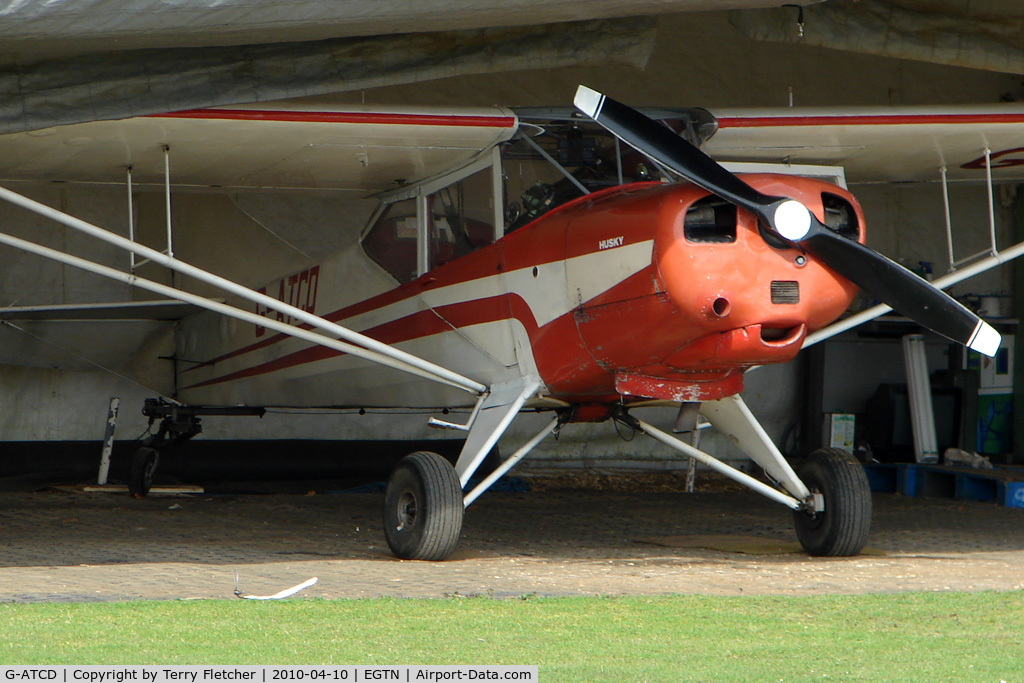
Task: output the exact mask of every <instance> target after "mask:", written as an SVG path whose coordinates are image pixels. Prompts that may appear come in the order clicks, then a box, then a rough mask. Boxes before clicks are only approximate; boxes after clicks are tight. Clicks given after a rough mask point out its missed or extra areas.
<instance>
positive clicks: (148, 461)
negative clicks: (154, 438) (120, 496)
mask: <svg viewBox="0 0 1024 683" xmlns="http://www.w3.org/2000/svg"><path fill="white" fill-rule="evenodd" d="M159 461H160V457H159V456H158V455H157V452H156V450H155V449H153V448H145V447H143V448H140V449H139V450H137V451H135V455H133V456H132V468H131V471H130V472H129V474H128V493H130V494H132V496H134V497H135V498H145V497H146V494H148V493H149V489H150V488H152V486H153V473H154V472H156V466H157V463H159Z"/></svg>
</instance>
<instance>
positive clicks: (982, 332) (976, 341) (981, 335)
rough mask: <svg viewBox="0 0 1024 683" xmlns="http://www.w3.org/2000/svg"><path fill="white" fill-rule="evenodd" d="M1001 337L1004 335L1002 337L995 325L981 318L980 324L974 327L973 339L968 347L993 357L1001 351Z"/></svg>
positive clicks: (968, 343)
mask: <svg viewBox="0 0 1024 683" xmlns="http://www.w3.org/2000/svg"><path fill="white" fill-rule="evenodd" d="M1001 339H1002V337H1000V335H999V333H998V332H996V330H995V328H994V327H992V326H991V325H989V324H988V323H987V322H985V321H984V320H980V321H978V326H977V327H976V328H974V334H972V335H971V340H970V341H969V342H967V348H969V349H971V350H972V351H977V352H978V353H981V354H984V355H986V356H988V357H989V358H991V357H992V356H995V355H996V352H997V351H999V342H1000V340H1001Z"/></svg>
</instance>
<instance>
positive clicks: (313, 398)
mask: <svg viewBox="0 0 1024 683" xmlns="http://www.w3.org/2000/svg"><path fill="white" fill-rule="evenodd" d="M746 180H747V181H748V182H750V183H751V184H752V185H754V186H756V187H758V188H759V189H760V190H761V191H763V192H765V193H768V194H771V193H776V194H786V195H787V196H793V197H797V198H799V199H800V201H802V202H803V203H804V204H806V205H807V206H808V207H809V208H810V209H811V210H812V211H813V212H815V213H816V214H817V215H819V217H821V216H823V213H824V208H823V199H822V197H823V195H824V196H826V197H828V198H829V199H828V202H829V203H830V206H833V207H834V206H835V205H837V204H841V205H842V206H843V207H844V210H845V211H846V212H847V214H848V215H847V222H848V224H849V225H850V226H852V228H848V229H853V230H856V231H857V232H856V235H855V237H856V238H857V239H860V240H863V228H862V226H863V217H862V215H861V212H860V209H859V207H858V206H857V204H856V201H855V200H854V199H853V198H852V196H850V195H849V194H848V193H847V192H845V191H844V190H842V189H840V188H838V187H836V186H834V185H831V184H828V183H824V182H821V181H816V180H809V179H806V178H797V177H792V176H782V175H756V176H747V177H746ZM707 197H708V195H707V193H706V192H704V191H703V190H700V189H699V188H696V187H694V186H691V185H688V184H674V185H664V184H661V183H637V184H632V185H627V186H620V187H614V188H611V189H608V190H604V191H601V192H597V193H593V194H590V195H587V196H584V197H580V198H579V199H577V200H574V201H571V202H569V203H567V204H564V205H562V206H560V207H558V208H556V209H554V210H552V211H550V212H548V213H547V214H544V215H543V216H541V217H540V218H538V219H537V220H534V221H533V222H532V223H530V224H528V225H526V226H524V227H522V228H520V229H518V230H516V231H514V232H512V233H510V234H508V235H506V236H505V237H504V238H502V239H500V240H498V241H497V242H495V243H493V244H490V245H488V246H485V247H482V248H480V249H478V250H476V251H474V252H472V253H470V254H468V255H465V256H462V257H461V258H458V259H455V260H453V261H451V262H449V263H447V264H445V265H442V266H439V267H437V268H435V269H433V270H430V271H429V272H427V273H425V274H424V275H422V276H420V277H418V278H416V279H414V280H412V281H411V282H408V283H405V284H402V285H399V286H394V285H395V283H394V280H393V278H391V277H389V276H388V275H387V274H386V273H384V272H383V271H382V270H381V269H380V268H379V267H378V266H377V265H376V264H375V263H374V262H373V261H372V260H371V259H370V258H369V257H368V256H367V255H366V254H365V252H363V251H362V249H361V248H360V247H359V246H356V247H353V248H350V249H349V250H347V251H345V252H343V253H341V254H338V255H337V256H336V257H334V258H331V259H328V260H326V261H325V262H323V263H321V264H319V265H316V266H312V267H310V268H307V269H305V270H303V271H301V272H299V273H296V274H292V275H290V276H286V277H285V278H282V279H281V280H279V281H276V282H275V283H271V284H270V285H268V286H267V287H266V288H265V291H267V292H268V293H269V294H270V295H271V296H275V295H277V296H278V297H279V298H281V299H283V300H285V301H289V302H290V303H293V304H295V305H298V306H299V307H300V308H306V309H307V310H311V311H313V312H315V313H317V314H319V315H322V316H324V317H325V318H327V319H329V320H332V321H336V322H339V323H340V324H342V325H345V326H347V327H351V328H352V329H355V330H358V331H361V332H363V333H365V334H367V335H369V336H371V337H374V338H376V339H379V340H381V341H384V342H387V343H389V344H393V345H395V346H396V347H398V348H402V349H405V350H408V351H410V352H412V353H415V354H417V355H420V356H422V357H424V358H426V359H428V360H431V361H434V362H437V363H438V364H441V365H444V366H446V367H452V368H454V369H456V370H458V371H459V372H461V373H463V374H465V375H467V376H469V377H473V378H477V379H479V380H480V381H482V382H484V383H487V384H494V383H498V382H501V381H503V380H506V379H509V378H512V377H515V376H520V375H522V374H526V373H536V374H537V375H539V376H540V378H541V379H542V381H543V384H544V390H543V392H542V393H543V394H544V395H546V396H549V397H551V398H555V399H558V400H561V401H565V402H568V403H576V404H609V403H617V402H619V401H620V400H626V401H627V402H628V401H631V400H639V399H659V400H670V401H705V400H714V399H717V398H721V397H723V396H729V395H733V394H736V393H738V392H739V391H741V390H742V373H743V371H744V370H745V369H747V368H749V367H750V366H752V365H761V364H766V363H780V362H785V361H788V360H790V359H792V358H793V357H794V356H795V355H796V353H797V352H798V351H799V349H800V346H801V343H802V342H803V339H804V337H805V335H806V334H807V333H808V332H809V331H813V330H816V329H818V328H820V327H823V326H824V325H826V324H828V323H829V322H831V321H832V320H834V319H835V318H837V317H838V316H839V315H840V314H841V313H842V312H843V311H844V310H845V309H846V308H847V307H848V305H849V304H850V302H851V300H852V298H853V296H854V294H855V292H856V288H855V287H854V286H853V285H851V284H850V283H849V282H847V281H846V280H843V279H842V278H839V277H837V276H836V275H835V274H833V273H832V272H831V271H829V270H828V269H827V268H825V267H824V266H822V265H820V264H818V263H816V262H814V260H813V259H811V258H810V257H809V256H807V255H806V254H804V253H803V252H802V251H801V250H799V249H796V248H788V247H786V246H785V245H781V244H780V245H777V246H770V245H769V244H768V243H767V242H766V240H765V239H764V238H763V237H762V236H761V234H759V232H758V227H757V225H756V222H755V220H754V219H753V217H751V216H750V215H749V214H746V213H745V212H742V211H739V212H736V211H731V212H730V211H729V210H728V208H725V209H723V208H722V207H721V206H716V205H715V204H714V203H713V202H711V203H709V202H708V199H705V198H707ZM698 200H704V201H705V204H707V206H705V207H702V206H700V205H699V204H698V205H697V206H696V207H695V203H698ZM688 211H689V212H690V213H689V217H688V213H687V212H688ZM389 284H390V285H391V286H390V287H389V286H388V285H389ZM368 289H369V290H370V291H372V290H374V289H375V290H377V291H378V293H377V294H376V295H374V296H370V297H369V298H363V299H361V300H352V298H351V293H352V292H355V291H358V292H360V293H362V294H364V295H365V293H366V292H367V290H368ZM257 313H262V314H263V315H268V316H278V317H280V316H279V314H277V313H275V312H273V311H269V310H263V311H260V310H259V309H258V308H257ZM211 326H218V327H219V329H218V330H216V333H214V334H210V333H209V332H211V331H212V330H204V329H203V328H204V327H211ZM178 341H179V353H180V354H181V355H183V356H188V357H193V358H196V357H197V358H198V359H201V360H203V361H205V363H203V364H202V365H195V366H193V367H191V368H188V367H186V368H184V369H183V370H182V371H181V372H180V375H179V386H180V387H181V398H183V399H185V400H186V401H188V402H191V403H218V404H250V405H291V406H387V407H436V408H441V407H458V406H466V405H472V403H473V401H474V397H473V396H471V395H469V394H466V393H464V392H461V391H458V390H455V389H452V388H449V387H445V386H443V385H438V384H434V383H431V382H427V381H424V380H420V379H418V378H415V377H410V376H408V375H405V374H404V373H401V372H398V371H395V370H387V369H382V368H380V367H377V366H374V365H372V364H369V363H367V362H365V361H361V360H359V359H357V358H353V357H350V356H347V355H345V354H341V353H339V352H337V351H333V350H330V349H325V348H323V347H318V346H312V345H310V344H308V343H304V342H301V341H298V340H295V339H291V338H288V337H286V336H284V335H279V334H274V333H270V332H268V331H266V330H263V329H260V328H258V327H254V326H248V325H245V324H237V325H236V324H234V323H230V324H229V323H225V322H224V321H223V319H221V320H218V319H217V318H216V317H215V316H211V315H209V314H201V315H199V316H195V317H194V318H193V319H191V320H188V321H186V322H185V323H183V325H182V329H181V330H180V332H179V335H178ZM189 344H191V345H192V347H191V348H182V347H188V346H189Z"/></svg>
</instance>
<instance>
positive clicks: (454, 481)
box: [384, 451, 465, 561]
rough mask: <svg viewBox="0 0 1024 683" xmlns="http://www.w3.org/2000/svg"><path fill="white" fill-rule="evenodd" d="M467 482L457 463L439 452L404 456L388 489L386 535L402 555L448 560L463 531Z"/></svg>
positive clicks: (395, 549)
mask: <svg viewBox="0 0 1024 683" xmlns="http://www.w3.org/2000/svg"><path fill="white" fill-rule="evenodd" d="M464 510H465V506H464V505H463V504H462V485H461V484H460V482H459V475H458V474H456V472H455V468H454V467H452V466H451V464H450V463H449V462H448V461H447V460H445V459H444V458H442V457H441V456H440V455H438V454H437V453H431V452H429V451H418V452H416V453H413V454H412V455H407V456H406V457H404V458H402V459H401V460H400V461H399V462H398V464H397V465H395V469H394V470H393V471H392V472H391V478H390V479H389V480H388V488H387V490H386V491H385V492H384V536H385V538H387V541H388V547H389V548H391V552H393V553H394V554H395V556H396V557H400V558H402V559H403V560H434V561H437V560H443V559H445V558H446V557H448V556H449V555H451V553H452V551H453V550H455V546H456V544H458V542H459V535H460V534H461V533H462V515H463V512H464Z"/></svg>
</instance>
